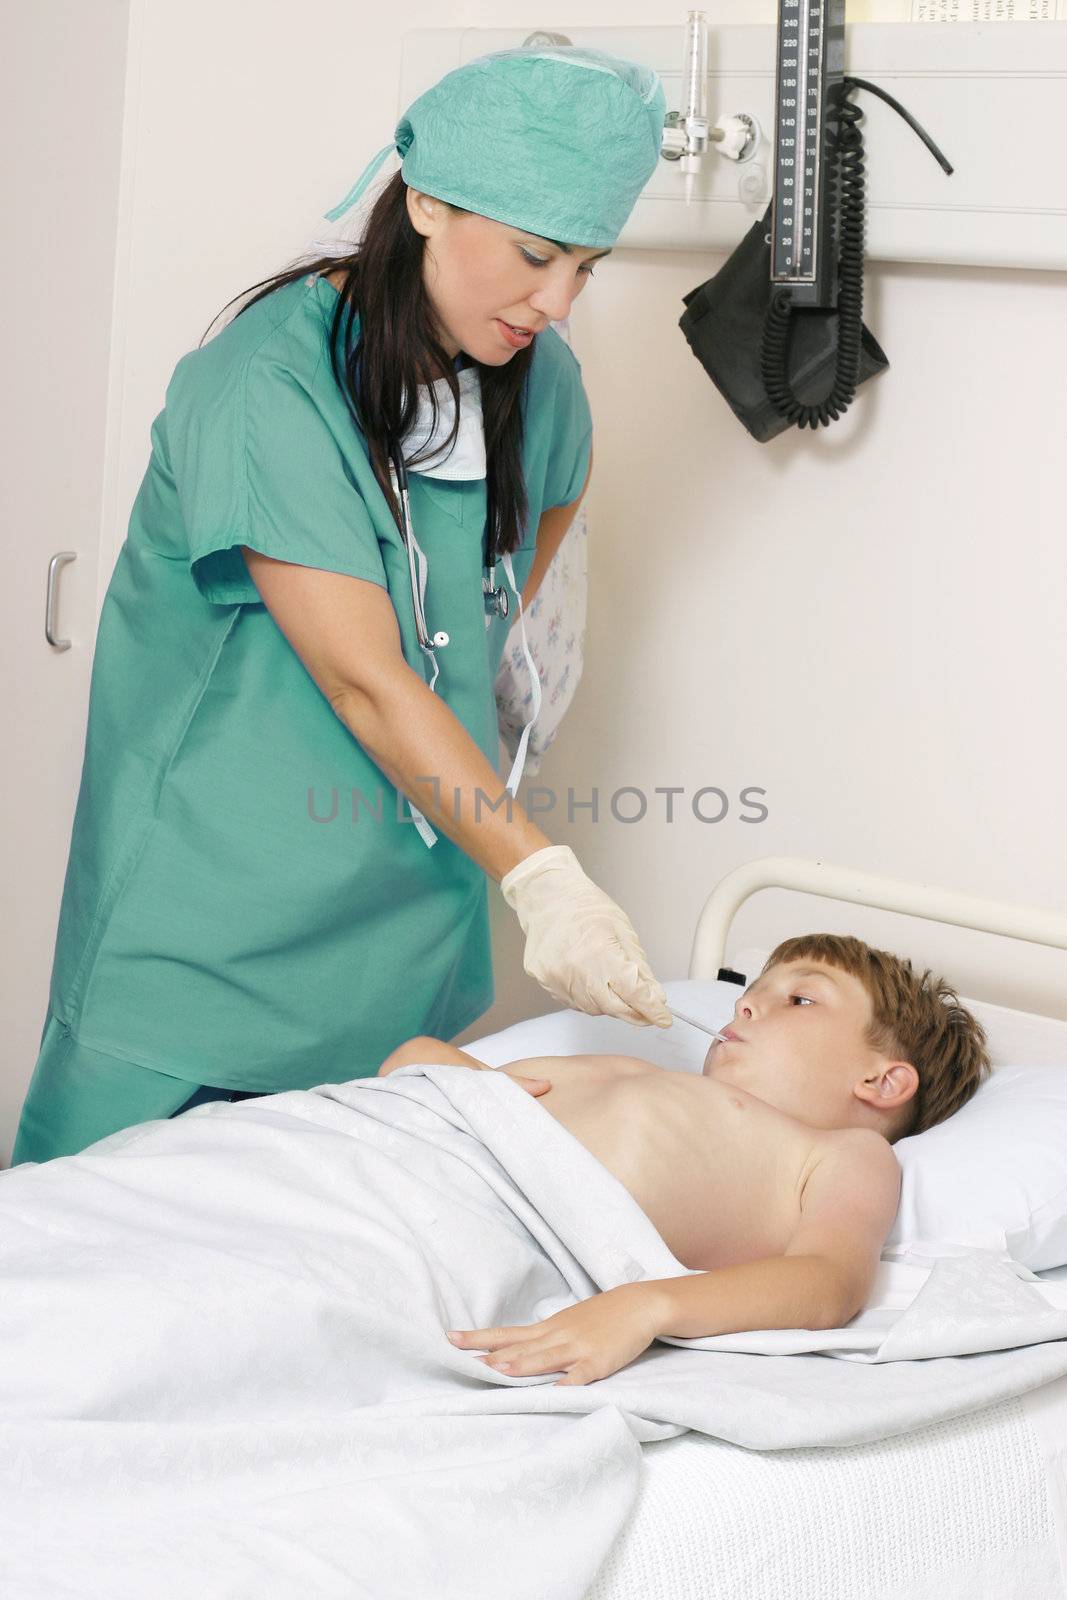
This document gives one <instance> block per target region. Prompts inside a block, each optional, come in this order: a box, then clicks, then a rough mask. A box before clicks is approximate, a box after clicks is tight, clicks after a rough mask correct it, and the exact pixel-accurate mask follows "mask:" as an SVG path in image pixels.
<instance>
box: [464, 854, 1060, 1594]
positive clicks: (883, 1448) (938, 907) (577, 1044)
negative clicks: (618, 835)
mask: <svg viewBox="0 0 1067 1600" xmlns="http://www.w3.org/2000/svg"><path fill="white" fill-rule="evenodd" d="M769 888H781V889H790V890H796V891H799V892H803V893H807V894H813V895H819V896H823V897H828V898H831V899H834V900H838V901H850V902H852V903H853V904H856V905H862V906H869V907H876V908H878V909H880V910H886V911H892V912H900V913H904V914H907V915H911V916H916V917H922V918H928V919H932V920H935V921H939V922H943V923H951V924H954V925H957V926H960V927H965V928H973V929H980V930H982V931H984V932H988V933H994V934H1001V935H1007V936H1010V937H1013V938H1016V939H1020V940H1026V941H1032V942H1034V943H1040V944H1047V945H1051V946H1053V947H1056V948H1060V949H1064V948H1067V918H1064V917H1060V916H1056V915H1054V914H1051V913H1048V912H1045V911H1042V910H1036V909H1031V908H1026V907H1019V906H1013V905H1004V904H999V903H996V902H990V901H985V900H980V899H976V898H972V897H965V896H961V895H957V894H953V893H950V892H946V891H944V890H940V889H935V888H930V887H927V886H925V885H919V884H910V883H906V882H901V881H898V880H893V879H889V878H883V877H878V876H875V875H873V874H870V873H863V872H857V871H850V870H848V869H844V868H840V867H835V866H831V865H829V864H827V863H825V862H821V861H811V860H802V859H796V858H788V857H765V858H761V859H758V860H755V861H752V862H749V863H746V864H745V865H744V866H743V867H741V868H739V869H737V870H736V871H735V872H732V873H730V874H729V875H728V876H727V877H725V878H723V879H722V880H721V882H720V883H719V884H718V885H717V886H716V888H715V889H714V890H713V892H712V893H711V895H710V896H709V897H708V900H707V902H706V904H705V906H704V908H703V911H702V913H701V915H700V918H699V921H698V925H697V929H696V934H695V938H694V942H693V949H692V958H691V962H690V968H689V977H688V980H684V981H682V982H679V983H670V982H668V983H667V984H666V989H667V994H668V999H669V1003H670V1004H671V1008H672V1010H673V1011H675V1013H676V1015H679V1016H684V1015H693V1014H700V1015H701V1019H702V1020H703V1021H704V1023H705V1024H706V1025H707V1026H708V1027H709V1028H710V1029H711V1030H712V1031H713V1030H714V1028H715V1027H716V1026H721V1025H722V1024H724V1023H725V1022H726V1020H727V1019H728V1018H729V1017H730V1015H731V1013H732V1010H733V1005H734V1002H735V1000H736V998H737V996H738V994H739V992H740V990H739V989H738V987H737V985H736V982H729V981H722V980H721V979H720V978H719V974H720V971H722V970H723V969H724V968H728V969H729V970H731V971H734V972H735V973H736V974H737V975H742V974H743V975H744V977H745V981H751V979H752V978H753V977H754V976H755V975H756V973H758V971H759V968H760V965H761V964H762V962H763V960H764V959H765V958H766V956H767V955H768V954H769V953H770V952H769V950H757V949H745V950H738V951H737V952H736V953H735V954H734V955H733V956H732V957H731V958H730V959H729V960H727V950H728V948H729V943H728V941H729V933H730V927H731V922H732V919H733V917H734V915H735V913H736V912H737V910H738V909H739V907H740V906H741V905H742V904H743V903H744V902H745V901H746V900H747V898H748V897H749V896H750V895H751V894H754V893H755V892H757V891H758V890H760V889H769ZM817 920H818V919H817V918H815V919H812V918H811V917H810V916H809V917H808V918H807V919H806V922H805V924H804V926H803V927H802V928H801V927H798V928H797V929H796V930H795V931H796V932H798V933H799V932H805V931H808V929H809V928H812V927H814V926H815V924H816V922H817ZM886 944H887V946H888V947H891V948H896V946H895V945H894V944H893V942H892V941H890V940H886ZM904 953H906V952H904ZM961 999H963V997H962V996H961ZM964 1003H965V1004H966V1005H968V1007H969V1008H971V1009H972V1010H973V1011H974V1012H975V1013H976V1014H977V1015H978V1016H979V1018H980V1020H981V1021H982V1022H983V1024H984V1026H985V1028H986V1031H987V1036H988V1038H989V1042H990V1049H991V1054H992V1056H993V1063H994V1075H995V1074H996V1070H997V1069H998V1068H1001V1067H1003V1066H1004V1064H1006V1063H1012V1064H1019V1063H1027V1064H1033V1065H1035V1066H1037V1065H1040V1066H1043V1067H1047V1068H1050V1069H1054V1068H1055V1067H1056V1066H1057V1065H1060V1064H1062V1066H1063V1068H1064V1072H1065V1075H1067V1022H1065V1021H1062V1020H1060V1019H1057V1018H1053V1017H1045V1016H1041V1015H1038V1014H1035V1013H1032V1012H1024V1011H1016V1010H1012V1009H1009V1008H1006V1007H1002V1006H995V1005H990V1004H985V1003H982V1002H981V1001H975V1000H972V999H967V1000H966V1001H965V1002H964ZM707 1045H708V1038H707V1036H706V1034H705V1033H703V1032H702V1031H701V1030H700V1029H699V1028H695V1027H689V1026H687V1025H685V1024H682V1023H680V1022H679V1023H676V1025H675V1027H674V1028H672V1029H671V1030H670V1031H669V1032H664V1033H661V1032H659V1031H658V1030H653V1029H643V1030H641V1031H640V1033H635V1030H633V1029H632V1028H629V1027H628V1026H627V1025H625V1024H623V1023H619V1022H616V1021H614V1020H613V1019H611V1018H606V1017H589V1016H585V1015H584V1014H583V1013H581V1012H577V1011H564V1012H556V1013H553V1014H550V1015H548V1016H543V1017H538V1018H535V1019H533V1020H532V1021H529V1022H522V1023H518V1024H516V1025H514V1026H513V1027H510V1028H506V1029H504V1030H503V1031H501V1032H499V1033H495V1034H493V1035H491V1036H489V1037H487V1038H484V1039H480V1040H476V1041H473V1042H469V1043H468V1044H467V1046H466V1048H467V1049H468V1050H469V1051H470V1052H471V1053H472V1054H474V1055H476V1056H477V1057H478V1058H479V1059H480V1060H484V1061H487V1062H488V1063H489V1064H490V1065H493V1066H497V1065H500V1064H502V1063H504V1062H507V1061H510V1060H513V1059H518V1058H521V1057H523V1056H529V1055H537V1054H542V1053H543V1054H553V1055H555V1054H567V1053H570V1052H578V1053H586V1052H591V1053H600V1052H613V1051H623V1052H626V1053H628V1054H637V1055H641V1056H644V1057H647V1058H648V1059H649V1060H653V1061H655V1062H656V1063H657V1064H658V1065H660V1066H663V1067H669V1068H674V1069H678V1070H697V1071H699V1069H700V1065H701V1062H702V1061H703V1058H704V1054H705V1052H706V1049H707ZM1063 1186H1064V1188H1067V1148H1065V1153H1064V1174H1063ZM1065 1205H1067V1201H1065ZM1064 1260H1065V1262H1067V1254H1065V1257H1064ZM1039 1276H1040V1277H1042V1278H1044V1279H1046V1280H1050V1281H1056V1280H1067V1265H1061V1266H1059V1267H1052V1268H1048V1269H1045V1270H1044V1271H1043V1272H1041V1273H1039ZM643 1455H644V1468H645V1470H644V1476H643V1481H642V1484H641V1490H640V1495H639V1498H638V1501H637V1504H636V1506H635V1509H634V1513H633V1516H632V1520H631V1521H630V1523H629V1525H628V1526H627V1528H626V1531H625V1533H624V1535H623V1536H622V1537H621V1538H620V1539H619V1540H618V1542H617V1544H616V1545H615V1547H614V1548H613V1549H612V1551H611V1553H610V1555H609V1558H608V1560H607V1561H606V1563H605V1564H604V1566H603V1567H602V1569H601V1571H600V1572H599V1574H598V1576H597V1579H596V1581H595V1583H594V1584H593V1586H592V1587H591V1588H590V1589H589V1591H588V1600H710V1597H711V1596H712V1595H714V1597H715V1600H805V1597H807V1596H810V1597H811V1600H1065V1596H1067V1583H1065V1578H1064V1574H1065V1572H1067V1468H1065V1461H1067V1379H1058V1380H1056V1381H1055V1382H1053V1383H1050V1384H1047V1385H1044V1386H1043V1387H1042V1388H1039V1389H1037V1390H1034V1391H1032V1392H1031V1393H1029V1394H1026V1395H1023V1396H1019V1397H1013V1398H1010V1399H1008V1400H1005V1401H1001V1402H999V1403H997V1404H994V1405H992V1406H986V1407H983V1408H981V1409H978V1410H975V1411H973V1412H971V1413H969V1414H967V1415H964V1416H960V1417H956V1418H952V1419H949V1420H948V1421H945V1422H942V1423H939V1424H937V1425H934V1426H931V1427H926V1428H922V1429H919V1430H916V1431H914V1432H911V1433H906V1434H901V1435H898V1436H896V1437H893V1438H888V1439H880V1440H876V1441H874V1442H872V1443H869V1444H856V1445H850V1446H847V1447H844V1448H804V1449H792V1450H783V1451H774V1452H766V1451H757V1450H746V1449H743V1448H741V1447H740V1446H737V1445H733V1444H730V1443H727V1442H726V1441H724V1440H719V1439H714V1438H709V1437H708V1436H706V1435H704V1434H701V1433H697V1432H689V1433H686V1434H683V1435H682V1436H681V1437H679V1438H676V1439H667V1440H662V1441H653V1442H651V1443H648V1444H645V1445H644V1446H643Z"/></svg>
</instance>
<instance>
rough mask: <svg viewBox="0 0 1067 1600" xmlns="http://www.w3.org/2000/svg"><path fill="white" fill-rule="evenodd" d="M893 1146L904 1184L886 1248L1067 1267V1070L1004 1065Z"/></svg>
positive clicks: (916, 1253) (1036, 1268)
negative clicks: (973, 1253) (972, 1252)
mask: <svg viewBox="0 0 1067 1600" xmlns="http://www.w3.org/2000/svg"><path fill="white" fill-rule="evenodd" d="M963 1003H966V1002H963ZM893 1149H894V1151H895V1152H896V1156H897V1159H898V1160H899V1162H900V1165H901V1169H902V1171H903V1174H904V1178H903V1184H902V1187H901V1195H900V1206H899V1209H898V1211H897V1220H896V1222H895V1223H894V1224H893V1231H892V1233H891V1234H890V1235H889V1238H888V1239H887V1240H886V1243H885V1248H886V1250H887V1251H892V1252H893V1253H894V1254H901V1255H907V1256H912V1257H918V1256H931V1255H946V1254H951V1253H953V1252H952V1251H951V1250H950V1249H947V1248H946V1247H947V1246H957V1247H960V1248H963V1249H971V1248H974V1247H976V1246H977V1247H978V1248H980V1249H995V1250H1007V1251H1009V1252H1010V1254H1011V1255H1012V1256H1013V1257H1014V1258H1015V1260H1016V1261H1021V1262H1022V1263H1023V1264H1024V1266H1027V1267H1029V1268H1030V1269H1031V1271H1033V1272H1040V1271H1042V1269H1044V1268H1047V1267H1059V1266H1062V1265H1063V1264H1064V1263H1067V1065H1064V1066H1047V1065H1045V1066H997V1067H996V1069H995V1070H994V1072H993V1073H992V1074H991V1075H990V1077H988V1078H987V1079H986V1081H985V1082H984V1083H983V1084H980V1085H979V1087H978V1089H977V1090H976V1092H975V1094H974V1095H973V1096H972V1098H971V1099H970V1100H968V1102H967V1104H966V1105H965V1106H961V1107H960V1109H959V1110H958V1111H957V1112H955V1113H954V1115H953V1116H951V1117H949V1118H948V1119H947V1120H946V1121H945V1122H939V1123H938V1124H937V1126H936V1127H933V1128H927V1130H926V1132H925V1133H918V1134H913V1135H912V1136H911V1137H910V1138H908V1139H900V1140H898V1141H897V1143H896V1144H895V1145H894V1146H893Z"/></svg>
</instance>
